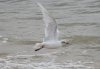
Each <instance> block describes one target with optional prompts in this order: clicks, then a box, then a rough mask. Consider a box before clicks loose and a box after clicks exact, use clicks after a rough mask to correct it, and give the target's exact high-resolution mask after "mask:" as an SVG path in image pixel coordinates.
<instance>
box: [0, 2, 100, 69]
mask: <svg viewBox="0 0 100 69" xmlns="http://www.w3.org/2000/svg"><path fill="white" fill-rule="evenodd" d="M36 1H38V2H40V3H42V4H43V5H44V7H45V8H47V9H48V11H49V12H50V13H51V14H52V16H53V17H54V18H55V19H56V22H57V24H58V27H59V30H60V31H61V33H62V36H61V37H60V38H64V39H67V40H69V42H70V45H69V46H68V47H66V48H65V47H64V48H60V49H53V50H49V49H43V50H40V51H39V52H34V50H33V46H34V44H35V43H37V42H41V41H42V39H43V37H44V23H43V21H42V14H41V11H40V10H39V7H38V6H37V4H36ZM0 69H100V1H99V0H0Z"/></svg>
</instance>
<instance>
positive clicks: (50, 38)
mask: <svg viewBox="0 0 100 69" xmlns="http://www.w3.org/2000/svg"><path fill="white" fill-rule="evenodd" d="M37 4H38V6H39V7H40V8H41V11H42V14H43V20H44V23H45V37H44V39H43V42H42V43H36V44H35V46H34V49H35V51H38V50H40V49H42V48H49V49H53V48H59V47H62V46H64V45H66V44H68V42H67V41H66V40H59V35H58V31H59V30H58V28H57V23H56V21H55V19H54V18H52V16H51V15H50V13H48V11H47V10H46V9H45V8H44V7H43V6H42V5H41V4H40V3H37Z"/></svg>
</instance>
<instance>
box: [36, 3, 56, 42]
mask: <svg viewBox="0 0 100 69" xmlns="http://www.w3.org/2000/svg"><path fill="white" fill-rule="evenodd" d="M37 4H38V5H39V7H40V8H41V11H42V14H43V20H44V22H45V38H44V41H52V40H58V35H57V24H56V21H55V20H54V19H53V18H52V16H51V15H50V13H48V11H47V10H46V9H45V8H44V7H43V6H42V5H41V4H40V3H37Z"/></svg>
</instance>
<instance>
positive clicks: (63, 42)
mask: <svg viewBox="0 0 100 69" xmlns="http://www.w3.org/2000/svg"><path fill="white" fill-rule="evenodd" d="M61 43H62V45H63V46H66V45H67V44H69V42H68V41H67V40H62V41H61Z"/></svg>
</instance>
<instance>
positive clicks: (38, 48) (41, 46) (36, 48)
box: [34, 43, 44, 51]
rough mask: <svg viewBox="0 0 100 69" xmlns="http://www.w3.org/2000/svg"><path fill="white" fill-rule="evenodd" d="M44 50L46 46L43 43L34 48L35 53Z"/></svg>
mask: <svg viewBox="0 0 100 69" xmlns="http://www.w3.org/2000/svg"><path fill="white" fill-rule="evenodd" d="M42 48H44V44H43V43H36V44H35V46H34V50H35V51H39V50H40V49H42Z"/></svg>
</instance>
